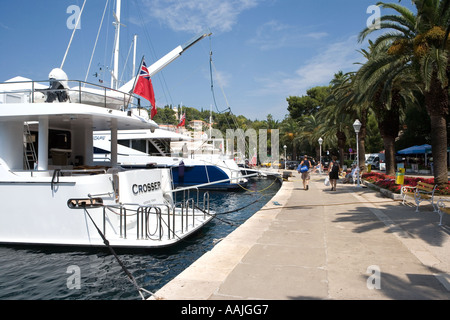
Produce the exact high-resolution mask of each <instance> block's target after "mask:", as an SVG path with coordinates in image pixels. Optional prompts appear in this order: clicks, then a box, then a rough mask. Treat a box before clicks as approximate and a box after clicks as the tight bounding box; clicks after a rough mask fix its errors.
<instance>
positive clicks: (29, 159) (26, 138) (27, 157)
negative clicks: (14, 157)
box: [23, 122, 37, 170]
mask: <svg viewBox="0 0 450 320" xmlns="http://www.w3.org/2000/svg"><path fill="white" fill-rule="evenodd" d="M23 130H24V132H23V153H24V157H23V162H24V168H25V169H26V170H31V169H32V166H33V165H34V164H35V163H36V162H37V156H36V149H35V148H34V143H33V135H32V134H31V131H30V127H29V125H28V122H25V125H24V129H23Z"/></svg>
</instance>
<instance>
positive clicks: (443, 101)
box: [360, 0, 450, 185]
mask: <svg viewBox="0 0 450 320" xmlns="http://www.w3.org/2000/svg"><path fill="white" fill-rule="evenodd" d="M412 2H413V3H414V4H415V6H416V8H417V15H414V14H413V13H412V12H411V11H410V10H408V9H407V8H405V7H403V6H401V5H398V4H395V3H383V2H379V3H378V4H377V5H380V6H382V7H383V8H389V9H393V10H395V11H396V12H397V13H398V15H386V16H383V17H381V24H380V26H381V28H382V29H386V30H394V31H395V32H386V33H385V34H383V35H381V36H380V37H378V38H377V39H376V41H375V42H374V44H375V46H377V47H378V46H384V45H387V46H389V49H388V50H387V53H388V54H389V55H391V56H392V57H395V58H397V59H398V61H403V63H404V64H405V65H407V66H409V67H411V68H413V70H414V71H415V72H416V77H417V81H418V84H419V85H420V86H421V89H422V90H423V95H424V101H425V107H426V109H427V112H428V114H429V116H430V123H431V144H432V152H433V158H434V178H435V183H437V184H439V185H442V184H446V183H447V182H448V177H447V123H446V117H447V115H448V104H449V94H448V90H449V77H450V70H449V67H450V61H449V59H450V54H449V51H450V43H449V39H448V31H449V22H450V20H449V19H450V0H412ZM373 31H374V30H373V29H369V28H367V29H365V30H363V31H362V32H361V34H360V40H363V39H365V38H366V37H367V36H368V35H369V34H370V33H371V32H373Z"/></svg>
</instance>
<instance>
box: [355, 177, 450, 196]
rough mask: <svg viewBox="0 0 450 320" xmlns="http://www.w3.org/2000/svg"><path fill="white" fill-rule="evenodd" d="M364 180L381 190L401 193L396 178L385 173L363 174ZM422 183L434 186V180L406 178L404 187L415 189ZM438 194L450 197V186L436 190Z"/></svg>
mask: <svg viewBox="0 0 450 320" xmlns="http://www.w3.org/2000/svg"><path fill="white" fill-rule="evenodd" d="M362 179H364V180H366V181H368V182H370V183H373V184H374V185H376V186H379V187H380V188H383V189H387V190H390V191H392V192H394V193H400V188H401V186H400V185H398V184H395V177H394V176H388V175H386V174H384V173H378V172H370V173H363V174H362ZM419 181H422V182H425V183H429V184H434V178H429V179H424V178H413V177H407V176H405V179H404V182H403V185H405V186H412V187H415V186H416V185H417V182H419ZM436 192H437V194H440V195H450V185H449V184H447V185H446V186H445V187H444V188H442V187H441V188H437V189H436Z"/></svg>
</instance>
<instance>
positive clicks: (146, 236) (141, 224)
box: [103, 192, 211, 241]
mask: <svg viewBox="0 0 450 320" xmlns="http://www.w3.org/2000/svg"><path fill="white" fill-rule="evenodd" d="M183 193H184V192H183ZM133 207H135V208H134V209H133ZM162 207H165V208H166V209H167V215H166V213H165V211H164V213H163V209H161V208H162ZM202 208H203V209H202ZM107 209H109V210H110V211H111V212H113V213H115V214H117V215H118V216H119V218H118V223H119V226H118V229H119V237H120V238H123V239H127V227H128V224H127V223H135V226H136V231H135V232H134V231H133V236H134V235H136V240H158V241H161V240H163V236H164V235H165V234H166V236H167V239H168V240H171V239H175V238H176V226H177V224H176V221H177V220H178V223H180V228H179V230H178V231H179V232H180V233H181V234H184V233H186V232H189V230H192V229H194V228H195V227H196V219H195V218H196V217H200V216H202V217H203V219H204V220H206V218H207V216H209V215H210V214H211V213H210V202H209V193H208V192H205V194H204V195H203V204H202V205H200V203H199V196H197V199H195V198H192V197H190V198H188V199H186V198H185V199H183V201H182V202H180V203H178V204H175V205H173V206H172V207H171V206H169V205H168V204H152V205H140V204H135V203H120V204H116V205H103V234H106V225H107V223H106V221H107V215H106V210H107ZM112 209H116V210H119V212H115V211H113V210H112ZM130 211H131V212H132V214H127V213H129V212H130ZM151 214H154V215H156V219H155V220H151V219H150V215H151ZM134 215H135V216H136V220H133V221H131V222H127V217H130V216H134ZM191 219H192V220H191ZM190 220H191V222H192V223H191V224H189V221H190ZM151 221H154V222H155V223H156V224H155V229H154V232H153V231H152V232H150V230H149V228H150V225H149V224H150V222H151ZM197 225H198V224H197ZM154 235H157V236H156V239H155V238H152V236H154Z"/></svg>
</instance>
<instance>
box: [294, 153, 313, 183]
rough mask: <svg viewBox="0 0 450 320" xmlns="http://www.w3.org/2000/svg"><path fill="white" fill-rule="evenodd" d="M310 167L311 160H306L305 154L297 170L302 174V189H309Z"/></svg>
mask: <svg viewBox="0 0 450 320" xmlns="http://www.w3.org/2000/svg"><path fill="white" fill-rule="evenodd" d="M310 168H311V161H309V160H308V156H307V155H306V154H305V156H304V158H303V160H302V162H300V164H299V165H298V168H297V171H298V173H300V174H301V175H302V180H303V189H305V190H308V189H309V179H310V174H309V169H310Z"/></svg>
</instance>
